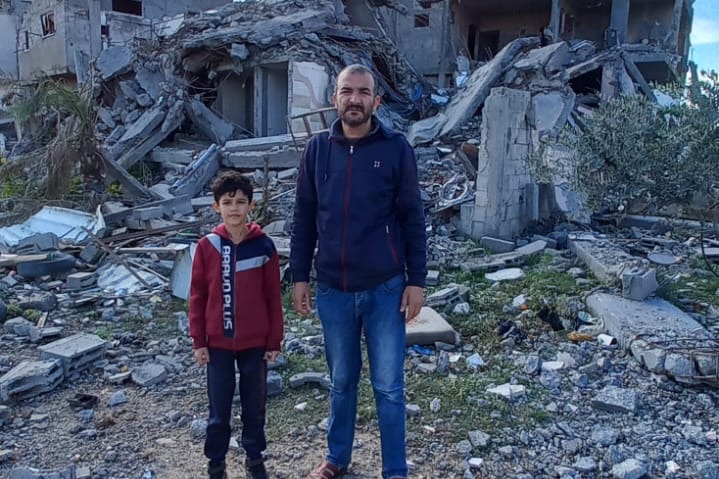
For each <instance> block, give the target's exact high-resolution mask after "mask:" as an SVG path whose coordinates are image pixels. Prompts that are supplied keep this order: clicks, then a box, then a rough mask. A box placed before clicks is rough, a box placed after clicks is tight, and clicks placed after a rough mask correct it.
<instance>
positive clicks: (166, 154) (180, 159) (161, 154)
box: [150, 146, 195, 165]
mask: <svg viewBox="0 0 719 479" xmlns="http://www.w3.org/2000/svg"><path fill="white" fill-rule="evenodd" d="M150 159H151V160H152V161H154V162H157V163H162V164H164V165H170V164H177V165H189V164H190V163H192V162H193V161H194V159H195V150H188V149H184V148H163V147H161V146H158V147H157V148H155V149H153V150H152V151H151V152H150Z"/></svg>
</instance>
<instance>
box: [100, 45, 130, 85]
mask: <svg viewBox="0 0 719 479" xmlns="http://www.w3.org/2000/svg"><path fill="white" fill-rule="evenodd" d="M134 61H135V53H134V52H133V51H132V49H131V48H130V47H125V46H114V47H109V48H106V49H105V50H103V51H102V52H101V53H100V56H99V57H98V58H97V62H96V66H97V69H98V70H99V71H100V76H101V77H102V79H103V80H105V81H107V80H110V79H111V78H114V77H116V76H117V75H122V74H123V73H127V72H129V71H130V70H131V69H132V63H133V62H134Z"/></svg>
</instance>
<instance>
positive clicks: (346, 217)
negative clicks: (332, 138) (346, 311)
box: [340, 145, 355, 291]
mask: <svg viewBox="0 0 719 479" xmlns="http://www.w3.org/2000/svg"><path fill="white" fill-rule="evenodd" d="M354 151H355V147H354V145H350V153H349V157H348V158H347V176H346V178H345V198H344V208H343V209H344V230H343V232H342V253H341V256H340V263H341V264H342V287H343V289H344V290H345V291H347V263H346V262H345V252H346V249H347V229H348V227H349V218H350V214H349V200H350V185H351V182H352V155H353V154H354Z"/></svg>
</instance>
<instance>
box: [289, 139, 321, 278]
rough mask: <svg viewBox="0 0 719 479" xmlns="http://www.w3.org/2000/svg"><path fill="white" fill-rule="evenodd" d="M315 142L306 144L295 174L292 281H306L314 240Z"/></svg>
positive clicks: (312, 254)
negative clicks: (297, 173)
mask: <svg viewBox="0 0 719 479" xmlns="http://www.w3.org/2000/svg"><path fill="white" fill-rule="evenodd" d="M317 141H318V138H317V137H315V138H313V139H311V140H310V141H309V142H308V143H307V146H306V147H305V152H304V155H303V156H302V162H301V163H300V172H299V175H298V176H297V186H296V191H295V211H294V216H293V218H292V238H291V240H290V273H291V274H292V281H293V282H295V283H298V282H304V283H307V282H309V280H310V269H311V268H312V257H313V256H314V251H315V244H316V243H317V190H316V188H315V178H314V177H315V170H314V167H315V161H316V158H315V152H316V142H317Z"/></svg>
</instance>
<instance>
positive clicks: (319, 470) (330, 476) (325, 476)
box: [305, 461, 346, 479]
mask: <svg viewBox="0 0 719 479" xmlns="http://www.w3.org/2000/svg"><path fill="white" fill-rule="evenodd" d="M345 472H346V470H345V469H340V468H339V467H337V466H335V465H334V464H331V463H329V462H327V461H322V464H320V465H319V466H317V467H316V468H315V469H314V471H312V472H310V473H309V474H308V475H307V477H306V478H305V479H339V478H340V477H342V476H343V475H344V473H345Z"/></svg>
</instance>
